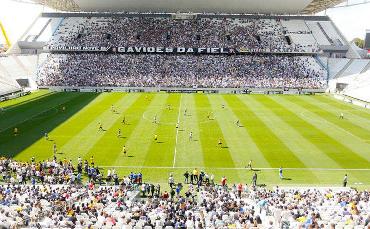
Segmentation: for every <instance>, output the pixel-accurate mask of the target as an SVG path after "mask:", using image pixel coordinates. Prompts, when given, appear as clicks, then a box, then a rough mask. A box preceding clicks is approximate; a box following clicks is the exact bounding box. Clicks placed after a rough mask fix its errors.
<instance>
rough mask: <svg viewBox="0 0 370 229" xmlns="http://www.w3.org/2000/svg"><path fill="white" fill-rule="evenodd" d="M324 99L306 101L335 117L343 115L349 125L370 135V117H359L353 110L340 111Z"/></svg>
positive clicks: (321, 97)
mask: <svg viewBox="0 0 370 229" xmlns="http://www.w3.org/2000/svg"><path fill="white" fill-rule="evenodd" d="M323 98H324V96H310V97H305V99H307V100H308V101H310V102H311V104H315V105H316V106H317V107H319V108H320V109H322V110H325V111H327V112H329V113H331V114H332V115H333V116H336V117H339V115H340V113H343V114H344V119H345V121H347V122H348V123H349V124H352V125H354V126H357V127H359V128H361V129H363V130H364V132H367V135H370V116H368V117H367V118H364V117H362V116H361V115H357V114H355V113H353V112H351V111H352V110H353V109H351V108H350V109H340V108H338V107H337V106H335V105H333V104H330V103H327V102H325V99H323Z"/></svg>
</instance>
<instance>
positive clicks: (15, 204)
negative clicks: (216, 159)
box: [0, 158, 370, 229]
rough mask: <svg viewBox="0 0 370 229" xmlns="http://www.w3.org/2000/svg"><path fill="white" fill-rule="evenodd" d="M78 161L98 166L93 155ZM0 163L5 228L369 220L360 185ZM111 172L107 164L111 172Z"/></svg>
mask: <svg viewBox="0 0 370 229" xmlns="http://www.w3.org/2000/svg"><path fill="white" fill-rule="evenodd" d="M78 164H81V165H83V166H82V167H84V165H86V164H87V167H88V169H89V168H91V167H94V162H93V161H92V162H90V163H88V162H87V161H84V162H82V161H80V160H78ZM44 166H45V167H44ZM0 170H1V172H2V174H3V180H2V183H1V185H0V226H2V227H5V228H21V227H33V228H144V227H146V226H147V227H148V228H150V227H151V228H154V227H155V228H227V227H229V228H230V227H232V228H271V229H272V228H342V227H350V228H369V227H370V215H369V213H370V194H369V192H367V191H358V190H355V189H341V190H339V189H338V190H332V189H324V188H322V189H304V188H290V189H282V188H279V187H275V188H274V189H272V190H269V189H266V188H263V187H254V186H249V185H246V184H242V183H239V184H234V185H231V186H227V184H226V178H225V177H223V178H222V179H221V182H220V185H218V184H214V183H213V182H210V183H205V184H204V185H201V186H198V187H196V186H194V185H193V184H189V185H187V186H186V187H185V186H184V187H182V185H180V184H177V187H176V189H174V188H173V189H171V190H170V191H167V190H161V188H160V186H159V185H156V186H154V185H152V184H145V183H143V181H141V180H140V175H139V174H133V173H132V174H130V175H129V176H127V177H124V178H121V179H119V180H120V181H119V183H108V184H105V185H98V184H95V183H94V181H93V178H90V177H89V179H87V180H85V181H86V182H71V179H65V182H61V183H60V182H57V181H56V180H54V181H53V182H48V183H47V182H42V179H39V177H37V171H39V172H41V173H42V172H44V173H45V174H49V175H50V174H51V175H52V176H57V177H58V176H60V174H62V176H65V174H68V173H69V170H72V171H74V169H73V166H72V165H71V162H70V161H69V160H66V159H65V160H62V161H61V162H56V161H55V160H53V161H44V162H35V161H34V159H31V162H28V163H23V162H17V161H14V160H11V159H6V158H2V159H1V160H0ZM34 170H35V171H36V172H33V171H34ZM77 170H79V169H77ZM61 171H64V172H61ZM72 173H74V174H76V173H78V171H74V172H72ZM82 173H83V171H82ZM17 174H26V175H25V178H26V180H20V179H16V180H14V181H13V182H12V181H11V180H10V179H9V177H12V176H16V175H17ZM29 174H30V175H29ZM58 174H59V175H58ZM114 174H116V173H115V172H114V171H112V170H110V171H109V172H108V173H107V176H106V179H109V175H112V176H113V175H114ZM192 174H196V173H195V172H193V173H192ZM200 174H201V172H200ZM21 176H23V175H21ZM45 176H47V175H45ZM69 176H71V175H69ZM4 177H5V178H4ZM33 177H34V178H35V179H36V183H33V182H32V178H33ZM197 179H198V180H199V177H198V178H197ZM46 180H48V179H45V181H46ZM68 180H69V181H68ZM172 180H173V183H176V182H175V178H174V177H173V176H172V175H170V177H169V183H170V184H171V183H172ZM205 182H206V181H205ZM215 183H218V182H215ZM135 185H136V186H135ZM175 190H176V191H175ZM140 193H141V194H140Z"/></svg>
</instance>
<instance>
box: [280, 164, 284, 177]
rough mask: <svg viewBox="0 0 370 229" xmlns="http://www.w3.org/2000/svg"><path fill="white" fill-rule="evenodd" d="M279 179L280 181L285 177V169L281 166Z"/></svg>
mask: <svg viewBox="0 0 370 229" xmlns="http://www.w3.org/2000/svg"><path fill="white" fill-rule="evenodd" d="M279 177H280V180H282V179H284V176H283V168H282V167H281V166H280V168H279Z"/></svg>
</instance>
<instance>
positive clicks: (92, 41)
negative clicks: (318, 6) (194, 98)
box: [49, 17, 318, 52]
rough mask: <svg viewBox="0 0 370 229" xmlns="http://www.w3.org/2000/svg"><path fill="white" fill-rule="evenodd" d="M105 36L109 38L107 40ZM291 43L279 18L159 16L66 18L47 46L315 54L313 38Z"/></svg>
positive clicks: (297, 24)
mask: <svg viewBox="0 0 370 229" xmlns="http://www.w3.org/2000/svg"><path fill="white" fill-rule="evenodd" d="M292 21H293V23H290V24H289V25H290V27H289V28H291V27H292V26H293V27H294V26H295V28H296V30H298V29H300V31H302V30H303V31H307V30H308V28H307V26H306V25H305V22H304V21H303V20H292ZM302 26H304V27H303V28H302ZM289 28H288V29H289ZM132 31H135V32H132ZM184 31H186V32H185V33H184ZM108 34H109V35H110V37H109V39H107V37H108ZM301 40H303V42H301ZM294 42H297V43H294V44H292V45H290V44H288V42H287V41H286V40H285V39H284V34H283V27H282V24H281V22H280V20H278V19H251V18H248V19H244V18H243V19H242V18H239V19H238V18H237V19H233V18H226V19H218V18H201V19H200V20H199V21H189V20H173V19H170V18H161V17H158V18H154V17H153V18H150V17H145V18H136V17H134V18H113V17H101V18H98V17H91V18H84V17H67V18H65V19H64V20H63V22H62V23H61V24H60V26H59V27H58V29H57V31H56V32H55V34H54V36H53V37H52V39H51V40H50V42H49V47H50V48H51V47H53V46H63V45H67V46H68V45H69V46H73V45H87V44H88V45H90V46H106V45H112V46H151V45H156V46H164V47H170V46H173V47H176V46H185V47H187V46H189V47H191V46H197V47H211V46H216V47H245V48H270V49H271V50H276V51H280V52H305V51H307V52H317V51H318V47H317V46H315V42H314V41H313V39H312V35H311V37H304V38H303V39H295V40H294Z"/></svg>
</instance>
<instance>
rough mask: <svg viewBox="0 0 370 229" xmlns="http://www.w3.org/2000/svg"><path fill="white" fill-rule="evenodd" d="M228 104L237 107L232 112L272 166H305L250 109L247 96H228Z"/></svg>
mask: <svg viewBox="0 0 370 229" xmlns="http://www.w3.org/2000/svg"><path fill="white" fill-rule="evenodd" d="M226 101H227V102H228V104H229V106H232V107H238V108H239V109H234V112H235V113H236V115H237V116H238V117H239V119H240V120H241V123H242V125H243V126H244V127H245V128H246V130H247V131H248V133H249V135H250V136H251V137H252V139H253V141H254V142H255V144H256V145H257V146H258V148H259V150H260V151H261V152H262V154H263V155H264V157H265V158H266V159H267V161H268V162H269V163H270V165H271V166H273V167H280V166H283V167H293V168H294V167H300V168H302V167H305V165H304V163H302V162H301V161H300V160H299V158H297V157H296V156H295V155H294V153H293V152H292V151H290V150H289V148H288V147H287V146H286V145H285V144H284V143H283V142H282V141H281V140H280V139H279V138H278V137H277V136H276V135H275V134H274V133H273V132H272V131H271V130H270V128H269V127H268V126H266V124H265V123H264V122H263V121H261V119H260V118H259V117H258V116H257V115H256V114H255V113H254V112H253V111H252V110H251V108H250V104H248V100H247V97H243V98H240V97H236V96H235V97H234V96H233V97H229V98H228V99H227V100H226Z"/></svg>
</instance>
